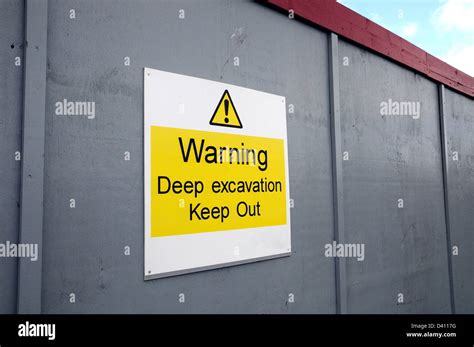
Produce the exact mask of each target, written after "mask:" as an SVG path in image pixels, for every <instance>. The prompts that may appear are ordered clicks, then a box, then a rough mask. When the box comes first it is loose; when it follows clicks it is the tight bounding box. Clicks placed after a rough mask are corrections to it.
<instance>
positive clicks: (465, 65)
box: [440, 44, 474, 77]
mask: <svg viewBox="0 0 474 347" xmlns="http://www.w3.org/2000/svg"><path fill="white" fill-rule="evenodd" d="M440 58H441V60H444V61H445V62H447V63H448V64H450V65H452V66H454V67H455V68H457V69H459V70H461V71H462V72H465V73H467V74H469V75H471V76H473V77H474V63H473V61H474V44H473V45H469V46H462V47H454V48H451V49H450V50H449V51H448V53H447V54H446V55H444V56H443V57H440Z"/></svg>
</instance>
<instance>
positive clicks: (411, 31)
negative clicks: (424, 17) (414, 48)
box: [402, 23, 418, 37]
mask: <svg viewBox="0 0 474 347" xmlns="http://www.w3.org/2000/svg"><path fill="white" fill-rule="evenodd" d="M417 31H418V24H416V23H408V24H405V25H404V26H403V27H402V35H403V36H404V37H412V36H415V35H416V33H417Z"/></svg>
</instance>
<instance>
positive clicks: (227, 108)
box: [224, 100, 229, 123]
mask: <svg viewBox="0 0 474 347" xmlns="http://www.w3.org/2000/svg"><path fill="white" fill-rule="evenodd" d="M224 110H225V118H224V122H226V123H229V100H224Z"/></svg>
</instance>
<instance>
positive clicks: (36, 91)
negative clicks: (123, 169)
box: [17, 0, 48, 313]
mask: <svg viewBox="0 0 474 347" xmlns="http://www.w3.org/2000/svg"><path fill="white" fill-rule="evenodd" d="M24 9H25V10H24V11H25V16H24V18H25V19H24V25H25V30H24V32H25V34H24V35H25V42H24V47H25V52H24V65H23V66H24V73H23V75H24V78H23V122H22V161H21V178H20V201H21V205H20V220H19V241H18V242H19V243H27V244H31V245H36V246H37V250H38V254H37V255H38V258H37V260H36V261H31V260H30V259H29V258H19V259H18V283H17V285H18V288H17V312H18V313H41V280H42V279H41V277H42V244H43V185H44V144H45V111H46V110H45V107H46V45H47V24H48V23H47V16H48V0H25V3H24Z"/></svg>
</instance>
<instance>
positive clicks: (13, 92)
mask: <svg viewBox="0 0 474 347" xmlns="http://www.w3.org/2000/svg"><path fill="white" fill-rule="evenodd" d="M0 32H1V33H2V34H1V35H0V47H1V51H2V54H0V221H1V222H0V243H2V244H5V243H6V242H7V241H9V242H12V243H16V242H17V241H18V218H19V215H18V211H19V210H18V209H19V207H20V196H19V194H20V167H21V161H19V160H16V159H20V158H19V156H21V154H19V153H21V114H22V113H21V112H22V106H21V105H22V95H23V94H22V88H23V2H22V1H16V0H4V1H0ZM18 59H19V60H18ZM15 63H20V64H21V65H20V66H17V65H15ZM16 152H18V153H16ZM0 274H1V280H0V293H1V294H0V313H15V312H16V279H17V260H16V258H1V259H0Z"/></svg>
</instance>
